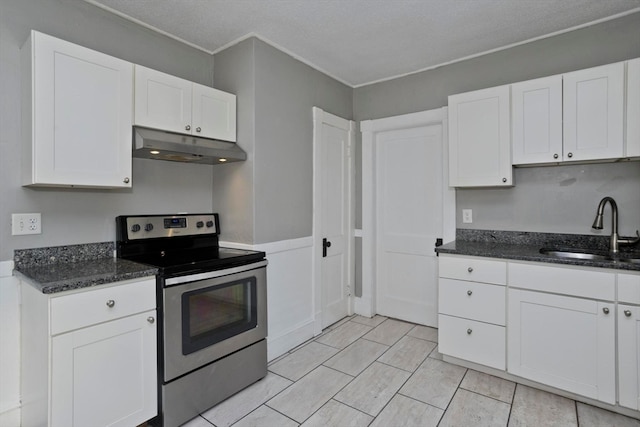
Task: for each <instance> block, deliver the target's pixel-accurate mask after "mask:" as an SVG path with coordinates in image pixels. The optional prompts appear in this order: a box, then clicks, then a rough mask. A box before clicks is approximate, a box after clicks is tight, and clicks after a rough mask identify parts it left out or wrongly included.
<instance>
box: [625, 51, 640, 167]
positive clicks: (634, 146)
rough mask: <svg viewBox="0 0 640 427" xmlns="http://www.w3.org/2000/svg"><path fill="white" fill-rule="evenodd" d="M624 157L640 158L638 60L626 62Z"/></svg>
mask: <svg viewBox="0 0 640 427" xmlns="http://www.w3.org/2000/svg"><path fill="white" fill-rule="evenodd" d="M626 156H627V157H638V156H640V58H636V59H634V60H631V61H629V62H627V152H626Z"/></svg>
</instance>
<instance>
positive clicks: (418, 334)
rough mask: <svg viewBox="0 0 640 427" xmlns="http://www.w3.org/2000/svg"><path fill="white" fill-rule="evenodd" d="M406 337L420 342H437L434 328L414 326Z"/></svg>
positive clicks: (436, 331)
mask: <svg viewBox="0 0 640 427" xmlns="http://www.w3.org/2000/svg"><path fill="white" fill-rule="evenodd" d="M407 335H409V336H410V337H414V338H420V339H421V340H427V341H431V342H438V330H437V329H436V328H430V327H429V326H422V325H416V326H414V327H413V329H411V330H410V331H409V332H408V333H407Z"/></svg>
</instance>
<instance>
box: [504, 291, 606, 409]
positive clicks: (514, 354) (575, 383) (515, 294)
mask: <svg viewBox="0 0 640 427" xmlns="http://www.w3.org/2000/svg"><path fill="white" fill-rule="evenodd" d="M507 324H508V343H509V345H508V349H507V354H508V371H509V373H512V374H514V375H518V376H520V377H523V378H527V379H530V380H533V381H537V382H540V383H542V384H547V385H550V386H552V387H557V388H560V389H563V390H567V391H570V392H573V393H577V394H580V395H582V396H586V397H590V398H593V399H597V400H600V401H602V402H606V403H610V404H615V401H616V389H615V387H616V382H615V373H616V369H615V304H614V303H612V302H602V301H593V300H588V299H584V298H573V297H566V296H560V295H553V294H546V293H541V292H532V291H526V290H519V289H509V318H508V321H507Z"/></svg>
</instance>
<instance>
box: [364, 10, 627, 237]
mask: <svg viewBox="0 0 640 427" xmlns="http://www.w3.org/2000/svg"><path fill="white" fill-rule="evenodd" d="M636 57H640V13H635V14H633V15H629V16H626V17H623V18H620V19H617V20H613V21H608V22H604V23H601V24H598V25H595V26H591V27H587V28H584V29H580V30H576V31H572V32H570V33H566V34H561V35H558V36H555V37H551V38H547V39H543V40H539V41H536V42H533V43H528V44H526V45H522V46H517V47H513V48H510V49H507V50H503V51H500V52H496V53H492V54H489V55H485V56H482V57H478V58H474V59H470V60H467V61H462V62H458V63H455V64H451V65H447V66H444V67H440V68H437V69H434V70H430V71H425V72H421V73H417V74H414V75H411V76H407V77H403V78H398V79H395V80H390V81H387V82H382V83H378V84H374V85H370V86H364V87H361V88H357V89H355V91H354V118H355V119H356V120H358V121H360V120H366V119H376V118H381V117H387V116H394V115H399V114H406V113H411V112H416V111H421V110H429V109H434V108H439V107H442V106H445V105H446V104H447V96H448V95H451V94H455V93H460V92H466V91H470V90H475V89H481V88H486V87H492V86H498V85H502V84H508V83H513V82H517V81H522V80H528V79H532V78H537V77H543V76H548V75H553V74H558V73H562V72H566V71H572V70H578V69H582V68H588V67H593V66H597V65H602V64H607V63H611V62H616V61H622V60H625V59H630V58H636ZM358 167H360V163H358ZM639 168H640V163H639V162H634V163H625V164H623V163H611V164H604V165H584V166H566V167H564V166H563V167H554V166H548V167H534V168H527V169H515V179H516V185H515V187H513V188H510V189H499V190H495V189H494V190H491V189H464V190H460V189H458V190H456V202H457V226H458V227H459V228H463V227H467V228H476V229H500V230H521V231H538V232H546V231H554V232H566V233H577V234H588V233H590V232H591V231H590V225H591V222H592V221H593V219H592V218H591V219H588V218H586V217H590V216H591V215H595V208H596V206H597V203H598V201H599V200H600V198H601V197H602V196H604V195H612V196H614V197H616V200H618V202H619V204H620V205H622V206H621V210H622V212H621V224H620V226H621V230H622V231H623V232H625V233H626V234H631V233H632V232H633V231H634V230H635V229H636V228H640V215H639V214H638V212H640V176H639V174H640V172H639ZM360 176H361V174H360V173H359V171H358V177H360ZM360 188H361V182H360V179H359V178H358V182H357V189H358V192H359V193H360ZM357 200H358V205H357V212H356V215H357V216H356V218H357V226H360V224H361V222H360V220H361V206H360V203H359V201H360V200H359V199H357ZM462 208H471V209H473V210H474V223H473V224H470V225H469V224H462V223H461V220H462V219H461V215H460V210H461V209H462ZM608 228H609V227H608V226H607V227H605V233H606V232H607V230H608Z"/></svg>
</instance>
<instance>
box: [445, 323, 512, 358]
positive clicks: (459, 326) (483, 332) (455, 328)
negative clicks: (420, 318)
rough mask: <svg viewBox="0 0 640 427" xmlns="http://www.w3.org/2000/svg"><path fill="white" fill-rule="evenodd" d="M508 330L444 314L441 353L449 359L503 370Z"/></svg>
mask: <svg viewBox="0 0 640 427" xmlns="http://www.w3.org/2000/svg"><path fill="white" fill-rule="evenodd" d="M505 336H506V335H505V328H504V327H502V326H496V325H490V324H488V323H482V322H476V321H474V320H467V319H461V318H459V317H452V316H447V315H444V314H441V315H439V316H438V351H440V353H442V354H446V355H448V356H453V357H457V358H459V359H464V360H468V361H469V362H474V363H479V364H481V365H486V366H490V367H492V368H496V369H501V370H504V369H505V367H506V363H505V347H506V340H505Z"/></svg>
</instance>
